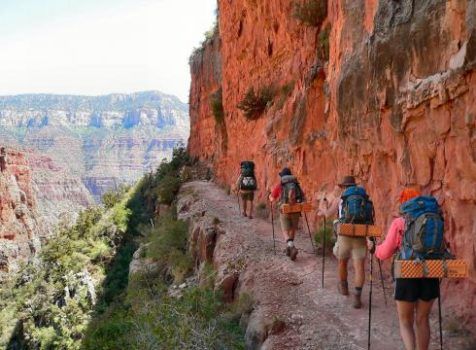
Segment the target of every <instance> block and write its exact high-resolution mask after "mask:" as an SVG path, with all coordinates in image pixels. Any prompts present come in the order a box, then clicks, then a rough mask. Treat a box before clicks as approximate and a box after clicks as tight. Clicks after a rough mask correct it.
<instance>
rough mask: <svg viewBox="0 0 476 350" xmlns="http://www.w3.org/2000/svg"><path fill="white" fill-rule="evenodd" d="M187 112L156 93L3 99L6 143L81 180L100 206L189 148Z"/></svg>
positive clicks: (0, 110) (0, 128)
mask: <svg viewBox="0 0 476 350" xmlns="http://www.w3.org/2000/svg"><path fill="white" fill-rule="evenodd" d="M187 109H188V107H187V105H186V104H184V103H182V102H180V100H179V99H177V98H176V97H173V96H169V95H166V94H162V93H160V92H156V91H147V92H138V93H134V94H111V95H106V96H96V97H89V96H68V95H47V94H38V95H19V96H6V97H0V138H1V139H2V143H4V144H7V145H13V146H17V147H22V148H23V149H26V150H33V151H34V152H35V153H40V154H43V155H46V156H48V157H50V158H51V159H52V160H53V161H54V162H55V163H56V164H57V165H58V166H60V167H62V168H64V169H65V171H69V172H70V173H71V174H73V175H74V176H77V177H79V178H80V179H81V180H82V182H83V183H84V185H85V186H86V187H87V188H88V190H89V191H90V193H91V194H92V195H93V197H94V198H95V199H96V200H97V201H98V200H99V199H100V198H101V196H102V195H103V194H104V193H105V192H106V191H107V190H110V189H116V188H117V187H118V186H119V185H120V184H122V183H129V184H130V183H133V182H135V181H136V180H138V179H139V178H140V177H141V176H142V175H143V174H144V173H146V172H150V171H152V170H154V169H155V168H156V167H157V165H158V164H160V162H161V161H162V159H164V158H169V157H170V155H171V153H172V149H173V148H174V147H175V146H177V145H178V144H184V143H186V138H187V137H188V133H189V119H188V111H187Z"/></svg>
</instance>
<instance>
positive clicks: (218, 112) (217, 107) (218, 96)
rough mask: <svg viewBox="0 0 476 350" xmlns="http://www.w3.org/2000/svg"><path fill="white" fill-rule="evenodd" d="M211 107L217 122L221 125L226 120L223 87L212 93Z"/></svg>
mask: <svg viewBox="0 0 476 350" xmlns="http://www.w3.org/2000/svg"><path fill="white" fill-rule="evenodd" d="M210 107H211V108H212V113H213V116H214V117H215V122H216V123H217V124H219V125H222V124H223V123H224V121H225V110H224V109H223V96H222V89H221V88H220V89H218V90H217V91H215V92H214V93H213V94H212V95H211V97H210Z"/></svg>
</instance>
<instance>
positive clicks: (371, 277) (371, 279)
mask: <svg viewBox="0 0 476 350" xmlns="http://www.w3.org/2000/svg"><path fill="white" fill-rule="evenodd" d="M373 270H374V266H373V254H372V253H370V290H369V330H368V337H367V349H368V350H370V325H371V323H372V322H371V320H372V282H373Z"/></svg>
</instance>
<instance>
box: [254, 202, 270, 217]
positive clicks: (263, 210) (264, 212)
mask: <svg viewBox="0 0 476 350" xmlns="http://www.w3.org/2000/svg"><path fill="white" fill-rule="evenodd" d="M269 214H270V211H269V207H268V205H267V204H266V203H265V202H261V203H258V205H257V206H256V208H255V216H256V217H257V218H260V219H267V218H268V217H269Z"/></svg>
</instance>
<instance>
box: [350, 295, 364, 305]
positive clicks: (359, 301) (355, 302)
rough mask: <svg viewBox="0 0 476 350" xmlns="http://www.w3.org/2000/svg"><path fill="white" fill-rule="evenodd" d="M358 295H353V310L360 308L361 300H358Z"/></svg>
mask: <svg viewBox="0 0 476 350" xmlns="http://www.w3.org/2000/svg"><path fill="white" fill-rule="evenodd" d="M360 296H361V294H360V293H354V303H353V304H352V306H353V307H354V309H360V308H361V307H362V300H360Z"/></svg>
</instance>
